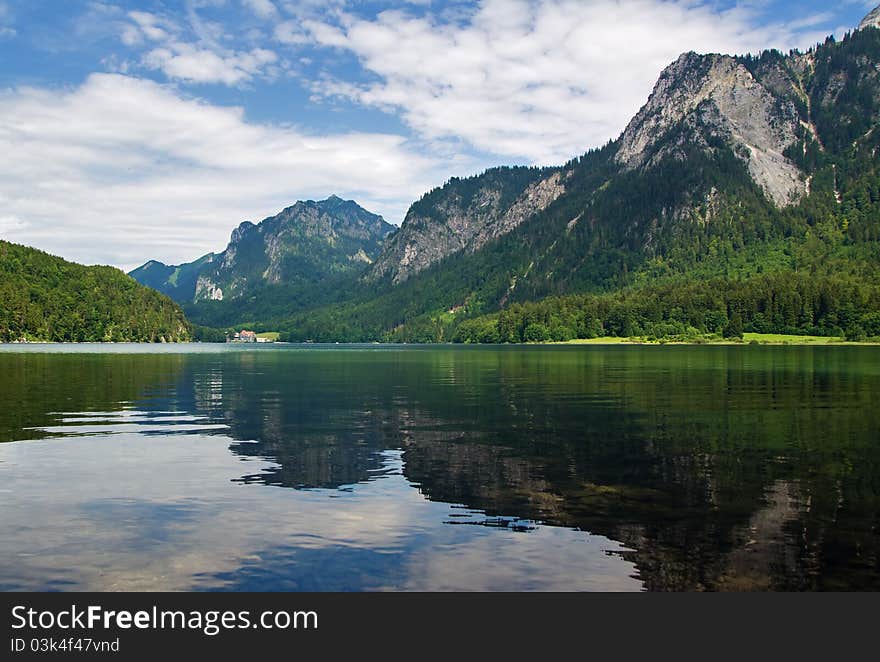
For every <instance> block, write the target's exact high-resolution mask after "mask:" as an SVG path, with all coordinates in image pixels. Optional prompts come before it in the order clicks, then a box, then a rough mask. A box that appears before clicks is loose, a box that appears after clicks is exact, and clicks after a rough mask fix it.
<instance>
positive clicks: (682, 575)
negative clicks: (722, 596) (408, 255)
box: [0, 348, 880, 590]
mask: <svg viewBox="0 0 880 662" xmlns="http://www.w3.org/2000/svg"><path fill="white" fill-rule="evenodd" d="M0 368H2V369H3V371H4V374H10V375H14V376H17V377H18V378H19V379H18V380H17V381H15V380H4V381H3V384H2V385H0V389H2V390H3V391H5V392H0V396H3V397H4V401H5V402H18V403H19V405H20V407H19V408H18V409H17V410H16V411H14V412H12V411H11V410H6V409H4V411H3V412H2V413H0V438H3V439H6V440H16V439H43V441H29V442H26V443H14V444H5V445H0V480H2V482H0V485H2V488H3V491H4V492H5V494H4V501H5V502H6V503H7V504H8V505H9V508H7V509H5V512H4V514H3V516H2V518H0V528H2V530H3V536H2V542H0V551H2V553H0V588H5V589H16V588H17V589H27V588H59V589H65V588H97V589H135V588H141V589H163V588H165V589H172V588H173V589H181V588H184V589H185V588H198V589H221V590H229V589H234V590H380V589H423V590H445V589H456V588H460V589H485V590H502V589H506V590H546V589H561V590H589V589H610V590H632V589H638V588H640V587H644V588H647V589H649V590H682V589H685V590H693V589H722V590H766V589H830V588H831V589H833V588H838V589H877V588H880V571H878V551H880V549H878V548H880V545H878V542H880V534H878V528H877V524H878V522H877V519H878V513H880V503H878V493H880V483H878V480H880V462H878V460H880V449H878V439H880V434H878V432H880V414H878V411H877V409H876V407H875V406H874V403H873V395H874V394H876V393H877V392H878V386H880V361H878V354H877V352H876V351H875V350H873V349H862V348H852V349H849V348H834V349H833V350H831V351H829V350H828V349H827V348H791V349H782V348H731V349H725V348H662V349H661V348H620V349H607V348H606V349H601V350H600V351H597V350H595V349H593V350H591V349H586V350H585V349H579V350H576V351H571V350H568V349H565V348H558V349H557V348H554V349H544V350H519V351H513V350H492V349H481V350H468V349H460V350H449V349H440V350H437V349H434V350H421V349H414V350H383V351H368V350H359V351H345V350H343V351H338V350H337V351H321V350H315V349H313V350H308V351H297V350H286V351H285V350H274V351H257V352H219V353H216V354H199V355H181V354H174V355H162V354H160V355H146V356H143V355H142V356H127V355H119V356H101V355H58V356H49V355H39V354H36V355H2V354H0ZM71 436H74V437H76V439H71V440H68V441H65V440H64V439H63V438H64V437H71ZM277 488H294V489H277ZM37 522H40V523H39V524H36V523H37Z"/></svg>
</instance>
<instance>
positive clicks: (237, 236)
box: [229, 221, 257, 244]
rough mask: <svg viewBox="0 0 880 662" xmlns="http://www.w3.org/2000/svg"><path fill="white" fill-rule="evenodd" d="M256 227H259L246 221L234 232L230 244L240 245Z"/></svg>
mask: <svg viewBox="0 0 880 662" xmlns="http://www.w3.org/2000/svg"><path fill="white" fill-rule="evenodd" d="M256 227H257V226H256V225H254V224H253V223H251V222H250V221H244V222H243V223H241V224H239V226H238V227H237V228H235V229H234V230H233V231H232V236H231V237H230V240H229V242H230V243H232V244H237V243H239V242H240V241H241V240H242V238H243V237H244V236H245V235H246V234H247V233H249V232H250V231H251V230H252V229H254V228H256Z"/></svg>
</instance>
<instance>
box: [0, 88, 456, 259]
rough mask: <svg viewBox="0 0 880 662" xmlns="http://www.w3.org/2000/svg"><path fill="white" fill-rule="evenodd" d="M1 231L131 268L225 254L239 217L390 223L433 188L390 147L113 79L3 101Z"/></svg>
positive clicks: (419, 159)
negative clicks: (287, 215)
mask: <svg viewBox="0 0 880 662" xmlns="http://www.w3.org/2000/svg"><path fill="white" fill-rule="evenodd" d="M0 153H3V154H7V155H14V158H6V159H2V160H0V218H2V221H0V232H2V233H3V236H4V238H7V239H10V240H12V241H17V242H20V243H25V244H30V245H33V246H36V247H38V248H42V249H44V250H48V251H50V252H53V253H56V254H59V255H62V256H64V257H66V258H69V259H74V260H78V261H83V262H87V263H96V262H101V263H110V264H115V265H117V266H120V267H124V268H131V267H134V266H137V265H138V264H140V263H142V262H144V261H145V260H146V259H148V258H156V259H161V260H164V261H166V262H179V261H185V260H190V259H193V258H195V257H198V256H199V255H201V254H203V253H205V252H207V251H210V250H218V249H222V248H223V247H224V246H225V244H226V241H227V240H228V236H229V232H230V231H231V229H232V228H233V227H235V225H237V224H238V223H239V222H241V221H242V220H245V219H251V220H254V221H257V220H260V219H262V218H264V217H266V216H269V215H271V214H274V213H277V212H278V211H279V210H280V209H282V208H283V207H285V206H287V205H289V204H292V203H293V202H294V201H295V200H297V199H300V198H317V197H324V196H327V195H329V194H331V193H338V194H339V195H342V196H347V197H352V198H354V199H355V200H357V201H359V202H360V203H361V204H363V205H364V206H365V207H367V208H368V209H371V210H372V211H375V212H377V213H381V214H383V215H385V216H386V218H388V220H390V221H396V222H399V221H400V220H401V219H402V216H403V213H404V212H405V210H406V207H407V206H408V205H409V203H410V202H411V201H412V200H413V199H415V198H417V197H418V196H419V195H420V194H421V193H422V192H424V191H425V190H427V189H428V188H429V187H430V186H432V185H436V184H438V183H439V182H440V181H441V180H442V176H441V175H439V173H438V171H434V170H432V168H433V167H434V165H435V164H434V163H432V162H431V161H429V160H428V159H427V158H426V157H425V156H423V155H421V154H420V153H418V152H416V151H415V150H414V149H413V148H411V147H410V146H408V145H407V144H406V142H405V140H404V138H402V137H400V136H396V135H385V134H365V133H345V134H338V135H324V136H315V135H309V134H308V133H306V132H303V131H301V130H298V129H296V128H293V127H285V126H278V125H271V124H256V123H251V122H248V121H247V120H246V118H245V117H244V113H243V111H242V110H241V109H239V108H230V107H220V106H215V105H211V104H208V103H206V102H204V101H200V100H194V99H187V98H183V97H181V96H180V95H179V94H178V93H177V92H176V91H174V90H173V89H171V88H169V87H166V86H162V85H159V84H157V83H154V82H151V81H145V80H141V79H137V78H132V77H128V76H122V75H118V74H95V75H92V76H91V77H89V78H88V80H87V81H86V82H85V83H84V84H83V85H82V86H81V87H79V88H76V89H71V90H48V89H38V88H19V89H13V90H7V91H5V92H0Z"/></svg>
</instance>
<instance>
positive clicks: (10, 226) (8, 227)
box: [0, 216, 28, 234]
mask: <svg viewBox="0 0 880 662" xmlns="http://www.w3.org/2000/svg"><path fill="white" fill-rule="evenodd" d="M27 225H28V224H27V223H26V222H25V221H23V220H21V219H20V218H18V217H16V216H0V234H7V233H9V232H15V231H16V230H23V229H24V228H26V227H27Z"/></svg>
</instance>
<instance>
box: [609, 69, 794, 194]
mask: <svg viewBox="0 0 880 662" xmlns="http://www.w3.org/2000/svg"><path fill="white" fill-rule="evenodd" d="M799 124H800V117H799V115H798V112H797V109H796V107H795V106H794V104H793V103H791V102H790V101H785V100H782V101H780V99H779V98H778V97H776V96H775V95H774V94H773V93H772V92H771V91H770V90H768V89H766V88H765V87H764V85H762V83H761V82H760V81H758V80H757V79H756V78H755V76H754V75H753V74H752V73H751V72H750V71H749V69H748V68H747V67H746V66H745V64H743V62H742V61H740V60H739V59H737V58H735V57H732V56H729V55H718V54H710V55H698V54H696V53H685V54H683V55H681V56H680V57H679V58H678V59H677V60H676V61H675V62H673V63H672V64H671V65H669V66H668V67H667V68H666V69H665V70H664V71H663V73H662V74H661V75H660V78H659V80H658V81H657V84H656V85H655V87H654V91H653V92H652V93H651V96H650V97H649V99H648V102H647V103H646V104H645V106H644V107H643V108H642V109H641V110H640V111H639V113H638V114H637V115H636V116H635V117H634V118H633V120H632V121H631V122H630V124H629V126H627V128H626V130H625V131H624V133H623V136H622V137H621V141H620V147H619V149H618V153H617V156H616V159H617V161H618V162H619V163H620V164H621V165H623V166H624V167H625V168H627V169H637V168H650V167H652V166H654V165H657V164H658V163H659V162H660V161H661V160H662V159H663V158H665V157H673V158H684V154H685V152H684V150H683V149H682V147H683V146H684V145H685V144H686V143H687V144H689V145H691V146H698V147H701V148H703V149H705V150H707V151H708V150H709V149H710V143H716V142H717V139H719V138H720V139H721V140H722V141H723V142H725V143H726V144H727V145H728V146H729V147H730V148H732V150H733V152H734V153H735V154H736V155H737V156H738V157H739V158H740V159H742V160H743V161H745V162H746V164H747V166H748V169H749V172H750V174H751V176H752V178H753V179H754V180H755V182H757V183H758V184H759V185H760V186H761V187H762V188H763V189H764V192H765V193H766V194H767V197H768V198H769V199H770V200H772V201H773V202H774V204H775V205H776V206H777V207H784V206H786V205H788V204H791V203H792V202H794V201H796V200H797V199H798V197H799V196H800V195H802V193H803V182H802V176H801V173H800V171H799V170H798V168H797V167H796V166H795V165H794V164H793V163H792V162H791V161H789V160H788V159H787V158H786V157H785V156H784V153H785V151H786V150H787V149H788V148H789V147H790V146H791V145H793V144H794V143H795V142H796V140H797V134H798V129H799ZM673 134H675V138H674V139H672V136H673Z"/></svg>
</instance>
